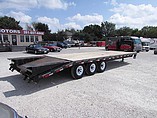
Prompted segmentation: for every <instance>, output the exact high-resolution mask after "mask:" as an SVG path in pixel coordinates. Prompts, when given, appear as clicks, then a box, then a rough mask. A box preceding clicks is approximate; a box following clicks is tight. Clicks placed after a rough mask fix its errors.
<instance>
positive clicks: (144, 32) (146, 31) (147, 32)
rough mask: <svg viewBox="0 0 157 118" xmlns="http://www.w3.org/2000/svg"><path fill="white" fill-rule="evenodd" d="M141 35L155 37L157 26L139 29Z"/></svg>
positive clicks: (156, 36)
mask: <svg viewBox="0 0 157 118" xmlns="http://www.w3.org/2000/svg"><path fill="white" fill-rule="evenodd" d="M141 36H142V37H149V38H157V27H153V26H145V27H143V28H142V29H141Z"/></svg>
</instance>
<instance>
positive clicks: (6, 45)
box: [0, 41, 12, 51]
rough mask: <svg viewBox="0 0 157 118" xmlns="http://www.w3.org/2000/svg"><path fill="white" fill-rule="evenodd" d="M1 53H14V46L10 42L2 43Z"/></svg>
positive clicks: (0, 46) (0, 43) (0, 44)
mask: <svg viewBox="0 0 157 118" xmlns="http://www.w3.org/2000/svg"><path fill="white" fill-rule="evenodd" d="M0 51H12V46H11V44H10V42H9V41H6V42H3V41H0Z"/></svg>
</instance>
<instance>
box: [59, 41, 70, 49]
mask: <svg viewBox="0 0 157 118" xmlns="http://www.w3.org/2000/svg"><path fill="white" fill-rule="evenodd" d="M57 46H58V47H61V48H67V47H68V46H67V45H66V44H64V43H62V42H57Z"/></svg>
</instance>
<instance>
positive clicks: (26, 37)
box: [0, 29, 44, 46]
mask: <svg viewBox="0 0 157 118" xmlns="http://www.w3.org/2000/svg"><path fill="white" fill-rule="evenodd" d="M42 35H44V32H40V31H29V30H14V29H0V41H2V42H6V41H9V42H10V44H12V45H17V46H28V45H29V44H32V43H34V42H38V41H42Z"/></svg>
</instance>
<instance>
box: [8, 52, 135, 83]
mask: <svg viewBox="0 0 157 118" xmlns="http://www.w3.org/2000/svg"><path fill="white" fill-rule="evenodd" d="M128 57H136V52H122V51H97V52H84V53H71V54H59V55H56V56H53V57H52V56H32V57H18V58H9V60H11V64H10V68H9V70H11V71H14V70H16V71H18V72H19V73H21V74H22V75H24V80H25V79H28V80H29V81H28V82H30V81H34V82H38V81H39V80H40V79H42V78H48V77H50V76H52V75H53V74H56V73H59V72H61V71H63V70H65V69H68V68H70V71H71V75H72V77H73V79H80V78H82V77H83V76H84V74H85V73H86V75H94V74H95V73H96V72H99V73H101V72H104V71H105V69H106V64H107V63H106V62H107V61H111V60H116V59H122V61H123V60H124V58H128Z"/></svg>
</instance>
